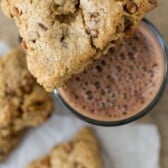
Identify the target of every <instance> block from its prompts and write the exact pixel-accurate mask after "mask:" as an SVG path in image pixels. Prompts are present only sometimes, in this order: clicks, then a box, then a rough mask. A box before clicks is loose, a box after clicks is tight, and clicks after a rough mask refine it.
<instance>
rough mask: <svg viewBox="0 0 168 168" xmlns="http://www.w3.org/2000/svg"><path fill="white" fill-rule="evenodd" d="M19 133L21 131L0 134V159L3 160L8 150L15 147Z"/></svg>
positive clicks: (18, 139)
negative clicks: (5, 134) (4, 134)
mask: <svg viewBox="0 0 168 168" xmlns="http://www.w3.org/2000/svg"><path fill="white" fill-rule="evenodd" d="M21 135H22V133H21V132H15V133H14V132H13V133H11V134H10V135H8V136H1V135H0V161H3V160H5V158H6V157H7V156H8V155H9V154H10V152H11V151H12V150H13V149H14V148H15V147H16V145H17V144H18V143H19V141H20V138H21Z"/></svg>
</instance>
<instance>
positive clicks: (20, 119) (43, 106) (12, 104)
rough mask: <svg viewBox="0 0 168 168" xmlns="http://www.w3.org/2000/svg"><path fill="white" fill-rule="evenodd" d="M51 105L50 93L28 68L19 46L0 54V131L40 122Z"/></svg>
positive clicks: (45, 117)
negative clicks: (7, 52) (5, 53)
mask: <svg viewBox="0 0 168 168" xmlns="http://www.w3.org/2000/svg"><path fill="white" fill-rule="evenodd" d="M53 107H54V105H53V101H52V98H51V96H50V95H49V94H48V93H46V92H45V91H44V89H43V88H42V87H41V86H40V85H38V84H37V82H36V81H35V79H34V78H33V76H32V75H31V74H30V72H29V71H28V69H27V65H26V55H25V52H24V51H23V50H22V49H15V50H13V51H11V52H10V53H9V54H7V55H6V56H4V57H0V135H2V136H7V135H8V134H10V133H11V132H13V131H20V130H22V129H24V128H26V127H29V126H37V125H39V124H41V123H43V122H44V121H46V120H47V119H48V117H49V116H50V114H51V113H52V111H53Z"/></svg>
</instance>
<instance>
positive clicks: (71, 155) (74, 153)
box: [29, 127, 103, 168]
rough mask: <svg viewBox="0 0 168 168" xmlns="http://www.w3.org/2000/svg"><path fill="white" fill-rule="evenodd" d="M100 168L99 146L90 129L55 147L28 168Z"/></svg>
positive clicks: (82, 130)
mask: <svg viewBox="0 0 168 168" xmlns="http://www.w3.org/2000/svg"><path fill="white" fill-rule="evenodd" d="M42 167H43V168H58V167H59V168H102V167H103V166H102V161H101V158H100V152H99V145H98V142H97V140H96V137H95V136H94V134H93V131H92V130H91V128H88V127H86V128H83V129H81V130H80V131H79V132H78V133H77V134H76V135H75V137H74V138H73V140H72V141H70V142H68V143H64V144H60V145H58V146H56V147H55V148H54V149H53V150H52V152H51V153H50V154H49V155H48V156H46V157H44V158H42V159H41V160H37V161H34V162H32V163H31V164H30V165H29V168H42Z"/></svg>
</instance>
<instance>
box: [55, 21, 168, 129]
mask: <svg viewBox="0 0 168 168" xmlns="http://www.w3.org/2000/svg"><path fill="white" fill-rule="evenodd" d="M143 22H144V23H145V24H146V25H147V26H148V27H149V28H150V29H151V30H152V32H153V33H154V34H155V35H156V38H157V39H158V42H159V43H160V46H161V48H162V50H163V56H164V74H163V75H164V76H163V81H162V84H161V86H160V88H159V90H158V93H157V94H156V96H155V97H154V98H153V100H152V101H151V103H150V104H149V105H147V106H146V107H145V108H144V109H143V110H141V111H140V112H138V113H137V114H135V115H133V116H130V117H128V118H126V119H122V120H117V121H100V120H96V119H92V118H89V117H87V116H85V115H82V114H81V113H79V112H77V111H76V110H74V109H73V108H72V107H71V106H70V105H69V104H68V103H67V102H65V100H64V99H63V98H62V96H61V95H60V94H59V91H58V90H56V89H55V90H54V94H55V96H56V97H57V99H58V101H59V102H60V103H61V104H62V105H63V106H64V107H66V108H67V109H68V110H69V111H71V112H72V113H73V114H75V115H76V116H77V117H78V118H80V119H82V120H83V121H85V122H87V123H90V124H93V125H97V126H107V127H110V126H120V125H125V124H128V123H130V122H133V121H136V120H138V119H140V118H141V117H143V116H144V115H146V114H147V113H148V112H150V111H151V110H152V109H153V107H154V106H155V105H156V104H157V103H158V102H159V100H160V98H161V96H162V94H163V92H164V89H165V87H166V84H167V80H168V47H167V44H166V42H165V40H164V38H163V37H162V35H161V33H160V32H159V30H158V29H157V28H156V27H155V26H154V25H153V23H151V22H150V21H149V20H147V19H145V18H144V19H143Z"/></svg>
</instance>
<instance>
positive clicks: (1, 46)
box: [0, 41, 10, 56]
mask: <svg viewBox="0 0 168 168" xmlns="http://www.w3.org/2000/svg"><path fill="white" fill-rule="evenodd" d="M9 50H10V47H9V45H8V44H6V43H5V42H3V41H0V56H3V55H4V54H6V53H7V52H8V51H9Z"/></svg>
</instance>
